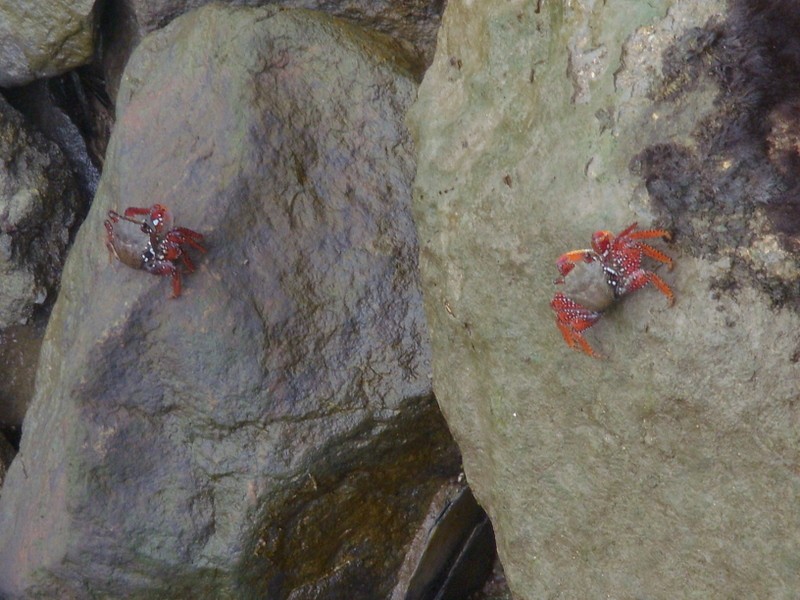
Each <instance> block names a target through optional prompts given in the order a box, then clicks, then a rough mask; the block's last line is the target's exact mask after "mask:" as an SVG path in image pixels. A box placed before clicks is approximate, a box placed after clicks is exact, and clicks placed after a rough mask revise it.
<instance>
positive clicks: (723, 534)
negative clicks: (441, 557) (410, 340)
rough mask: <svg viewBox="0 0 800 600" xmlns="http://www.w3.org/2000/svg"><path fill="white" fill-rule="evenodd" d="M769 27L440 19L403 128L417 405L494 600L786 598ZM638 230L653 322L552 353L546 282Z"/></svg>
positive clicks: (569, 10) (705, 15)
mask: <svg viewBox="0 0 800 600" xmlns="http://www.w3.org/2000/svg"><path fill="white" fill-rule="evenodd" d="M793 6H794V5H792V4H791V3H780V2H775V3H765V2H761V3H758V2H757V3H750V4H749V5H743V4H740V3H733V4H732V5H731V6H730V7H729V6H728V5H726V4H724V3H721V2H720V3H693V2H680V1H678V2H659V3H655V4H653V3H650V4H637V5H636V6H635V7H632V5H626V6H625V7H621V6H620V5H618V4H614V3H601V2H580V3H573V4H569V5H565V4H558V3H544V2H542V3H523V2H505V1H497V2H494V1H489V2H484V3H480V4H479V5H478V4H472V5H470V6H469V7H467V6H466V5H463V4H458V3H451V4H450V5H448V8H447V9H446V11H445V15H444V19H443V25H442V31H441V32H440V36H439V46H438V48H437V54H436V58H435V60H434V64H433V66H432V67H431V69H430V70H429V71H428V72H427V73H426V76H425V79H424V81H423V84H422V86H421V88H420V92H419V99H418V101H417V102H416V104H415V105H414V107H413V108H412V110H411V114H410V118H409V124H410V128H411V131H412V133H413V135H414V136H415V141H416V145H417V150H418V165H419V167H418V172H417V178H416V181H415V192H414V214H415V220H416V222H417V225H418V230H419V236H420V244H421V250H420V252H421V259H420V263H421V270H422V279H423V289H424V290H425V301H426V311H427V314H428V318H429V323H430V326H431V330H432V342H433V350H434V351H433V357H434V365H433V367H434V389H435V391H436V394H437V398H438V400H439V403H440V405H441V407H442V410H443V412H444V414H445V417H446V419H447V421H448V425H449V426H450V428H451V430H452V431H453V434H454V436H455V438H456V440H457V441H458V443H459V446H460V448H461V450H462V452H463V458H464V468H465V473H466V475H467V478H468V480H469V482H470V487H471V488H472V490H473V492H474V493H475V496H476V498H477V499H478V501H479V502H480V503H481V505H482V506H483V507H484V508H485V509H486V511H487V512H488V514H489V515H490V517H491V518H492V523H493V525H494V529H495V535H496V538H497V543H498V553H499V556H500V558H501V559H502V561H503V566H504V569H505V573H506V575H507V576H508V581H509V585H510V587H511V589H512V591H513V592H514V594H515V597H519V598H542V597H552V596H555V595H561V596H565V597H598V596H609V597H634V596H637V595H640V594H641V593H642V590H646V593H647V594H649V595H651V596H653V597H676V596H686V595H692V594H701V595H704V596H709V597H725V596H736V595H745V596H752V597H776V596H778V597H780V596H783V595H786V594H787V593H789V594H791V592H789V590H796V589H798V588H800V579H798V571H797V569H795V568H794V566H793V558H792V557H794V556H796V555H797V552H798V550H800V548H798V540H797V537H796V536H795V535H794V532H795V531H796V530H797V528H798V527H800V520H799V519H798V513H797V511H796V510H794V506H795V505H796V504H797V500H798V494H800V490H799V489H798V485H797V473H798V465H800V454H798V450H797V448H798V444H797V441H798V439H797V423H798V419H800V413H798V405H797V398H798V397H799V396H800V383H798V382H800V378H798V375H800V372H798V369H799V368H800V367H798V360H797V356H798V354H799V352H798V348H800V334H798V331H800V329H798V325H800V318H799V317H798V314H797V312H796V310H795V309H794V308H793V307H794V306H795V304H796V299H797V288H796V281H797V278H796V268H797V264H796V259H795V257H794V256H793V254H792V253H791V252H790V251H789V250H787V248H791V247H792V244H793V243H794V242H793V239H792V238H793V236H795V234H796V232H795V231H794V230H793V229H792V223H791V222H786V221H782V222H781V221H780V220H778V221H776V219H775V216H774V215H775V209H774V208H773V207H775V206H780V207H783V209H784V210H788V211H789V214H793V213H792V210H791V207H792V206H793V200H792V196H791V191H792V190H794V189H795V188H794V187H793V180H792V177H791V176H789V175H787V173H790V171H791V169H790V168H789V167H787V165H791V164H793V161H794V160H796V155H795V154H796V145H794V144H793V142H792V140H793V139H794V133H793V131H794V129H793V127H792V126H791V119H790V118H789V117H788V116H787V115H791V114H792V111H793V108H792V106H794V105H793V104H791V103H792V102H794V101H795V100H793V99H792V96H791V87H792V86H791V85H787V84H786V82H795V81H796V78H797V77H798V75H800V70H798V71H794V70H793V69H794V66H793V65H795V64H796V61H795V60H794V57H795V55H797V54H798V53H797V52H795V51H794V50H793V49H794V48H795V46H796V43H795V42H794V41H793V40H794V39H795V38H793V37H792V36H789V35H787V34H785V32H784V37H783V38H781V37H780V35H781V34H779V33H775V32H780V31H782V30H783V29H782V28H781V27H778V26H776V24H781V23H784V24H787V25H786V27H785V29H786V30H788V29H791V26H790V25H789V24H791V23H794V22H795V21H794V20H793V19H792V18H791V17H792V16H793V15H794V16H796V14H797V13H796V7H793ZM781 7H782V8H783V11H784V14H783V16H781V12H780V10H779V9H780V8H781ZM765 23H766V24H765ZM770 23H771V24H772V25H773V26H769V24H770ZM748 24H751V25H752V26H751V27H748ZM767 32H773V34H774V35H772V36H770V35H767ZM776 35H777V38H776V37H775V36H776ZM732 57H736V59H735V60H734V59H733V58H732ZM781 67H782V68H783V69H784V70H785V71H786V72H782V71H781V70H780V68H781ZM754 73H757V74H758V77H757V78H755V77H754ZM748 79H749V81H750V82H751V84H752V85H751V86H747V85H744V83H743V82H746V81H747V80H748ZM770 82H772V86H773V88H770ZM740 84H741V85H740ZM794 89H795V90H796V87H795V88H794ZM770 90H772V94H770ZM787 90H788V91H787ZM737 94H741V95H740V96H739V95H737ZM787 103H788V104H787ZM443 106H447V107H448V109H447V110H442V107H443ZM732 107H736V110H734V109H733V108H732ZM759 122H760V123H761V126H760V127H756V126H755V125H756V124H757V123H759ZM748 192H749V193H748ZM787 207H788V208H787ZM637 220H638V221H639V223H640V225H642V226H650V225H654V226H667V227H670V228H672V229H673V230H674V231H675V233H676V236H675V242H674V244H673V245H672V247H670V248H669V249H668V250H667V253H668V254H670V255H672V256H675V257H676V267H675V270H674V271H673V272H669V273H667V272H660V274H661V275H662V276H663V277H664V279H665V280H667V282H668V283H669V284H670V285H671V286H672V287H673V289H674V290H675V292H676V299H677V301H676V304H675V306H674V307H672V308H667V307H665V306H664V303H663V299H662V298H661V297H660V295H659V294H658V293H657V292H656V291H653V290H647V289H646V290H643V291H640V292H637V293H636V294H634V295H632V296H631V297H629V298H627V299H625V300H624V301H623V302H622V303H620V305H619V306H617V307H616V308H615V309H614V310H613V311H610V312H609V314H607V315H605V316H604V318H603V320H602V321H600V323H599V324H598V325H596V326H595V327H593V328H592V330H590V332H588V333H587V339H589V340H590V341H591V342H592V343H595V342H596V343H597V345H598V347H600V348H601V349H602V350H603V354H604V355H605V356H606V357H607V359H606V360H603V361H599V360H595V359H592V358H590V357H588V356H584V355H581V354H579V353H577V352H574V351H571V350H569V349H568V348H567V347H566V345H565V344H564V343H563V340H562V339H561V336H560V335H559V332H558V330H557V329H556V327H555V323H554V316H553V313H552V311H551V310H550V308H549V306H548V303H549V300H550V298H551V297H552V295H553V293H554V292H555V291H556V290H555V288H554V286H552V285H551V282H552V281H553V279H554V278H555V277H557V271H556V268H555V260H556V259H557V257H558V256H559V255H560V254H561V253H562V252H565V251H567V250H571V249H574V248H581V247H586V246H587V245H588V242H589V240H590V236H591V234H592V232H593V231H595V230H597V229H611V230H614V231H618V230H620V229H621V228H623V227H624V226H626V225H627V224H629V223H631V222H633V221H637ZM776 222H777V223H780V224H781V225H782V227H778V226H776ZM795 237H796V236H795ZM732 540H739V541H741V540H747V543H746V544H742V543H731V542H732Z"/></svg>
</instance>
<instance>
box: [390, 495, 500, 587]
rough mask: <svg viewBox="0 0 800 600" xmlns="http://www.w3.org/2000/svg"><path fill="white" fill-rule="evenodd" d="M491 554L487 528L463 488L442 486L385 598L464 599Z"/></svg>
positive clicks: (482, 576)
mask: <svg viewBox="0 0 800 600" xmlns="http://www.w3.org/2000/svg"><path fill="white" fill-rule="evenodd" d="M495 554H496V553H495V549H494V536H493V535H492V526H491V523H489V518H488V517H487V516H486V513H485V512H483V510H481V507H480V506H478V503H477V502H475V498H474V497H473V495H472V493H471V492H470V491H469V487H467V485H466V484H465V483H463V482H462V481H449V482H446V483H445V484H444V485H442V487H441V488H440V489H439V491H438V492H437V493H436V495H435V496H434V497H433V500H432V501H431V503H430V506H429V507H428V513H427V514H426V515H425V519H424V520H423V521H422V523H421V525H420V527H419V530H418V531H417V534H416V535H415V536H414V541H413V542H412V543H411V547H410V548H409V550H408V552H407V553H406V558H405V561H404V562H403V567H402V568H401V569H400V573H399V575H398V581H397V584H396V585H395V587H394V589H393V590H392V594H391V596H390V598H391V600H423V599H425V598H437V599H440V600H444V599H445V598H453V599H457V598H467V597H469V596H470V594H471V593H473V592H475V591H476V590H478V589H480V588H481V586H482V585H483V584H484V583H485V582H486V580H487V579H488V577H489V574H490V573H491V571H492V567H493V566H494V562H495Z"/></svg>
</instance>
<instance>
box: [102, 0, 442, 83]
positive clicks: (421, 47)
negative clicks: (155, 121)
mask: <svg viewBox="0 0 800 600" xmlns="http://www.w3.org/2000/svg"><path fill="white" fill-rule="evenodd" d="M208 2H209V0H123V1H121V2H114V3H112V4H111V5H110V6H109V7H107V10H108V18H107V19H105V27H106V35H105V38H106V39H107V40H108V44H107V48H106V52H105V56H104V59H103V60H104V63H105V65H106V75H107V80H108V82H109V91H110V94H111V97H112V98H113V97H115V96H116V92H117V85H118V80H119V75H120V74H121V73H122V69H123V68H124V66H125V63H126V62H127V59H128V56H129V55H130V53H131V51H132V50H133V49H134V48H135V47H136V45H137V44H138V43H139V40H141V39H142V37H143V36H145V35H146V34H148V33H150V32H152V31H155V30H156V29H159V28H161V27H164V26H165V25H166V24H167V23H169V22H170V21H171V20H172V19H174V18H175V17H177V16H178V15H181V14H183V13H185V12H187V11H189V10H193V9H195V8H197V7H199V6H203V5H205V4H207V3H208ZM228 3H229V4H235V3H234V2H228ZM249 4H262V5H264V4H271V5H278V6H281V7H284V8H304V9H312V10H319V11H321V12H325V13H328V14H331V15H334V16H337V17H341V18H343V19H347V20H348V21H350V22H351V23H353V24H356V25H358V26H360V27H363V28H365V29H368V30H371V31H376V32H380V33H383V34H386V35H387V36H389V37H390V38H391V39H392V40H394V47H393V49H392V52H393V53H395V54H397V55H398V56H399V55H404V56H405V57H406V59H407V60H409V67H410V68H411V70H412V71H413V72H414V74H415V76H416V77H417V78H421V77H422V73H423V72H424V70H425V69H426V68H427V67H428V66H429V65H430V63H431V60H432V59H433V51H434V49H435V48H436V32H437V31H438V29H439V23H440V21H441V15H442V9H443V7H444V1H443V0H400V1H397V0H394V1H391V2H389V1H387V0H382V1H380V2H375V1H374V0H345V1H341V0H336V1H332V0H278V1H276V2H270V1H269V0H260V1H256V2H250V3H249ZM404 60H405V59H404Z"/></svg>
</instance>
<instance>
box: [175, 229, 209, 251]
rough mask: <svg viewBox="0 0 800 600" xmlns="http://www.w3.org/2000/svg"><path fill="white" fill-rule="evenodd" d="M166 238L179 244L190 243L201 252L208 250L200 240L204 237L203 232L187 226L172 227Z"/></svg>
mask: <svg viewBox="0 0 800 600" xmlns="http://www.w3.org/2000/svg"><path fill="white" fill-rule="evenodd" d="M166 238H167V239H168V240H169V241H171V242H177V243H178V244H188V245H189V246H191V247H192V248H194V249H196V250H199V251H200V252H205V251H206V249H205V248H204V247H203V246H201V245H200V241H202V239H203V234H202V233H197V232H196V231H192V230H191V229H186V227H175V228H174V229H171V230H170V231H169V233H167V235H166Z"/></svg>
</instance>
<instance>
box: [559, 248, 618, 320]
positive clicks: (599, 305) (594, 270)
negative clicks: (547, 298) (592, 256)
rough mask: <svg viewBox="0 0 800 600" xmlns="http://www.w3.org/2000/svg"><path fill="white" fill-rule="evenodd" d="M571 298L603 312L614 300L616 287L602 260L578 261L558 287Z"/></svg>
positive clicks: (585, 306)
mask: <svg viewBox="0 0 800 600" xmlns="http://www.w3.org/2000/svg"><path fill="white" fill-rule="evenodd" d="M558 291H559V292H561V293H562V294H564V295H565V296H566V297H567V298H569V299H570V300H573V301H575V302H577V303H578V304H580V305H581V306H583V307H584V308H588V309H589V310H593V311H597V312H603V311H604V310H605V309H607V308H608V307H609V306H611V304H612V303H613V302H614V300H615V298H614V288H613V287H611V286H610V285H609V283H608V276H607V274H606V272H605V270H604V269H603V264H602V263H601V262H600V261H597V260H593V261H592V262H589V263H587V262H578V263H575V266H574V267H573V268H572V270H571V271H570V272H569V273H567V275H566V276H565V277H564V283H563V284H561V286H560V287H559V289H558Z"/></svg>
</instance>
